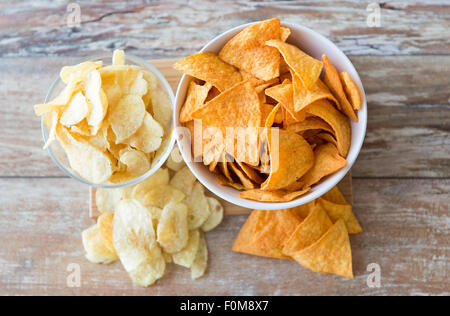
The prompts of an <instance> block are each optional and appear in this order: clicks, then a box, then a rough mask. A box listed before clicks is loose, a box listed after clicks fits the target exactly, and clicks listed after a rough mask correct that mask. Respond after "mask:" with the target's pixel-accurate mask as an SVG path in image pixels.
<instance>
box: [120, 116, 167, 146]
mask: <svg viewBox="0 0 450 316" xmlns="http://www.w3.org/2000/svg"><path fill="white" fill-rule="evenodd" d="M163 136H164V129H163V128H162V127H161V125H160V124H159V123H158V122H157V121H155V120H154V119H153V117H152V116H151V115H150V114H149V113H145V116H144V121H143V123H142V125H141V127H139V129H138V130H137V131H136V133H134V135H133V136H131V137H130V138H128V139H127V140H125V142H126V143H127V144H129V145H130V146H132V147H134V148H136V149H139V150H140V151H142V152H144V153H146V154H149V153H151V152H154V151H156V150H158V148H159V147H161V143H162V139H163Z"/></svg>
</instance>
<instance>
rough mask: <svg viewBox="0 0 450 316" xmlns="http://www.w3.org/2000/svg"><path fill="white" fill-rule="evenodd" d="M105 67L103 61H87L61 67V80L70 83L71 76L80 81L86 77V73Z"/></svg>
mask: <svg viewBox="0 0 450 316" xmlns="http://www.w3.org/2000/svg"><path fill="white" fill-rule="evenodd" d="M102 67H103V62H102V61H95V62H94V61H86V62H83V63H81V64H78V65H75V66H66V67H63V68H62V69H61V72H60V74H59V76H60V78H61V80H62V81H63V82H64V83H66V84H67V83H69V81H70V77H72V78H74V79H75V80H76V81H78V82H80V81H82V80H83V79H84V77H85V76H86V74H88V73H90V72H91V71H92V70H98V69H100V68H102Z"/></svg>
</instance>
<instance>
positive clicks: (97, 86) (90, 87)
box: [84, 70, 108, 135]
mask: <svg viewBox="0 0 450 316" xmlns="http://www.w3.org/2000/svg"><path fill="white" fill-rule="evenodd" d="M84 88H85V93H86V98H87V99H88V100H89V105H90V113H89V115H88V117H87V122H88V124H89V126H91V134H92V135H96V134H97V132H98V130H99V129H100V127H101V124H102V122H103V119H104V118H105V116H106V112H107V111H108V98H107V96H106V94H105V92H104V91H103V89H102V78H101V76H100V73H99V72H98V71H97V70H93V71H91V72H90V73H88V74H87V75H86V77H85V80H84Z"/></svg>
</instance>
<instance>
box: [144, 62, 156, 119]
mask: <svg viewBox="0 0 450 316" xmlns="http://www.w3.org/2000/svg"><path fill="white" fill-rule="evenodd" d="M142 74H143V78H144V80H145V81H147V92H146V93H145V94H144V95H143V96H142V101H144V104H145V108H146V109H147V111H148V112H149V113H151V114H152V115H153V106H152V94H153V92H154V91H157V89H158V86H159V83H158V78H157V77H156V76H155V74H154V73H152V72H150V71H147V70H142Z"/></svg>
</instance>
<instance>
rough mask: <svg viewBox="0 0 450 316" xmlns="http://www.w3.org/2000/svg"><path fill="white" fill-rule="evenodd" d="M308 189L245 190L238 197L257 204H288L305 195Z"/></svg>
mask: <svg viewBox="0 0 450 316" xmlns="http://www.w3.org/2000/svg"><path fill="white" fill-rule="evenodd" d="M309 190H310V188H306V189H303V190H275V191H265V190H261V189H254V190H247V191H243V192H240V193H239V197H240V198H243V199H247V200H253V201H258V202H290V201H292V200H295V199H296V198H298V197H300V196H302V195H303V194H305V193H307V192H308V191H309Z"/></svg>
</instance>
